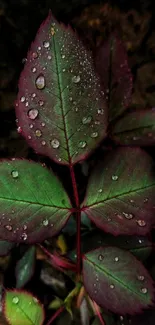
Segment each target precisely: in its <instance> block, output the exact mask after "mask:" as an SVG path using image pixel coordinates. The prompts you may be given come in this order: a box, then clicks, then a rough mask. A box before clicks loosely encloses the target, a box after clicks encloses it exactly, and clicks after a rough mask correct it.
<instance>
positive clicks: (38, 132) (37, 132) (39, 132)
mask: <svg viewBox="0 0 155 325" xmlns="http://www.w3.org/2000/svg"><path fill="white" fill-rule="evenodd" d="M35 134H36V136H37V137H38V138H40V137H41V136H42V132H41V131H40V130H36V131H35Z"/></svg>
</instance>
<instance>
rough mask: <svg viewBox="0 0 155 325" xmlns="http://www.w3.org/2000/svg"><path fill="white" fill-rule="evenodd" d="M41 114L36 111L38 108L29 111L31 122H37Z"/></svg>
mask: <svg viewBox="0 0 155 325" xmlns="http://www.w3.org/2000/svg"><path fill="white" fill-rule="evenodd" d="M38 114H39V111H38V110H37V109H36V108H32V109H30V110H29V111H28V117H29V118H30V119H31V120H35V119H36V117H37V116H38Z"/></svg>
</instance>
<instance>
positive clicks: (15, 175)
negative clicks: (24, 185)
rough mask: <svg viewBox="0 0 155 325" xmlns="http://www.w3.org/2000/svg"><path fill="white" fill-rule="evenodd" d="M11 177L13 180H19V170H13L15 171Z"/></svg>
mask: <svg viewBox="0 0 155 325" xmlns="http://www.w3.org/2000/svg"><path fill="white" fill-rule="evenodd" d="M11 175H12V177H13V178H18V176H19V174H18V171H17V170H13V171H12V172H11Z"/></svg>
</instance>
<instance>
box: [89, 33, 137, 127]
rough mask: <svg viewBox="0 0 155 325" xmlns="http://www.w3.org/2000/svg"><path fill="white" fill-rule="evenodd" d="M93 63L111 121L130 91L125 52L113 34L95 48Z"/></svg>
mask: <svg viewBox="0 0 155 325" xmlns="http://www.w3.org/2000/svg"><path fill="white" fill-rule="evenodd" d="M95 65H96V69H97V72H98V74H99V76H100V79H101V81H102V83H103V85H104V88H105V91H106V96H107V101H108V107H109V120H110V121H112V120H114V119H115V118H117V117H118V116H119V115H121V114H122V113H123V112H124V111H125V109H126V107H127V106H128V105H129V103H130V101H131V92H132V75H131V71H130V69H129V66H128V57H127V53H126V51H125V48H124V46H123V44H122V42H121V41H120V40H119V39H118V37H117V36H116V35H115V34H112V35H110V37H109V39H108V40H107V41H106V42H104V43H103V44H102V46H101V47H99V48H98V49H97V51H96V55H95Z"/></svg>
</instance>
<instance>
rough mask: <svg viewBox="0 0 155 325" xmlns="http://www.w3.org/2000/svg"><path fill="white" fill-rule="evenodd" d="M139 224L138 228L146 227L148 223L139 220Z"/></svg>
mask: <svg viewBox="0 0 155 325" xmlns="http://www.w3.org/2000/svg"><path fill="white" fill-rule="evenodd" d="M137 223H138V226H140V227H145V226H146V222H145V221H144V220H141V219H139V220H137Z"/></svg>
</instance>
